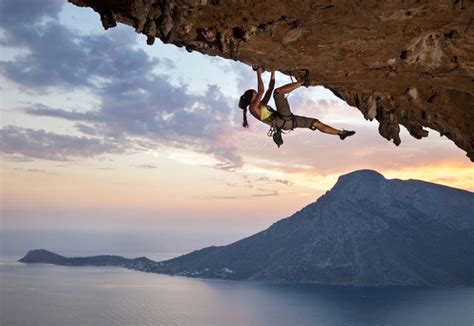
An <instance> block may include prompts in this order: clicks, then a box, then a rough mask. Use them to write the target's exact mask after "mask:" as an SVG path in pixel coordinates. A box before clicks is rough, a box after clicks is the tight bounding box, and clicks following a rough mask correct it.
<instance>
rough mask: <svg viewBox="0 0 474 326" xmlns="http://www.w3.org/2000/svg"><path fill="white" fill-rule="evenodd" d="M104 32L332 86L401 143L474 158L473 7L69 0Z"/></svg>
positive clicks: (342, 0) (343, 1)
mask: <svg viewBox="0 0 474 326" xmlns="http://www.w3.org/2000/svg"><path fill="white" fill-rule="evenodd" d="M69 1H70V2H72V3H74V4H76V5H78V6H88V7H92V8H93V9H94V10H95V11H97V12H98V13H99V14H100V17H101V20H102V24H103V26H104V28H105V29H107V28H110V27H113V26H115V25H116V22H121V23H124V24H127V25H130V26H133V27H134V28H135V30H136V31H137V32H138V33H142V34H145V35H147V43H148V44H153V42H154V39H155V37H158V38H160V39H161V40H162V41H163V42H164V43H172V44H175V45H177V46H179V47H183V46H184V47H186V49H187V50H188V51H198V52H201V53H204V54H209V55H212V56H215V55H217V56H220V57H223V58H228V59H233V60H238V61H241V62H244V63H247V64H259V65H261V66H263V67H265V68H266V69H267V70H279V71H281V72H283V73H285V74H288V75H293V76H295V77H297V78H300V77H302V75H303V74H304V71H303V70H302V69H308V70H309V72H310V74H309V77H310V84H311V85H324V86H325V87H328V88H330V89H331V90H332V91H333V92H334V93H335V94H336V95H337V96H339V97H340V98H342V99H344V100H345V101H346V102H347V103H349V104H350V105H352V106H355V107H357V108H358V109H359V110H360V111H361V112H362V114H363V115H364V117H365V118H366V119H370V120H372V119H376V120H377V121H378V122H379V123H380V126H379V132H380V134H381V135H382V136H383V137H385V138H386V139H388V140H393V142H394V143H395V144H396V145H399V144H400V142H401V139H400V136H399V132H400V126H399V125H403V126H405V127H406V128H407V129H408V131H409V132H410V134H411V135H412V136H413V137H415V138H422V137H426V136H427V135H428V131H427V130H425V129H424V127H429V128H431V129H434V130H437V131H439V132H440V134H441V135H444V136H446V137H448V138H449V139H451V140H452V141H454V142H455V143H456V145H457V146H458V147H460V148H462V149H463V150H465V151H466V152H467V155H468V156H469V158H470V159H471V160H474V123H473V121H474V116H473V112H474V19H473V17H474V3H473V2H472V1H458V0H452V1H447V0H443V1H415V0H412V1H395V0H388V1H362V2H354V1H349V0H336V1H329V0H327V1H306V0H301V1H298V2H297V4H295V2H294V1H256V0H254V1H217V0H209V1H207V0H186V1H184V0H181V1H180V0H173V1H164V0H69Z"/></svg>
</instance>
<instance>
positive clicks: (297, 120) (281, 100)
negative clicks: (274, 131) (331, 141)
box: [273, 92, 318, 130]
mask: <svg viewBox="0 0 474 326" xmlns="http://www.w3.org/2000/svg"><path fill="white" fill-rule="evenodd" d="M273 99H274V100H275V106H276V109H277V111H278V113H280V114H281V115H284V116H291V110H290V104H289V103H288V100H287V99H286V98H285V95H283V94H280V93H278V92H273ZM293 117H294V119H293V120H283V119H282V118H280V117H278V116H277V117H275V119H274V120H273V122H274V123H275V124H276V126H277V127H279V128H281V129H283V130H291V129H294V128H309V129H312V127H313V124H314V122H315V121H318V119H314V118H307V117H302V116H299V115H294V116H293Z"/></svg>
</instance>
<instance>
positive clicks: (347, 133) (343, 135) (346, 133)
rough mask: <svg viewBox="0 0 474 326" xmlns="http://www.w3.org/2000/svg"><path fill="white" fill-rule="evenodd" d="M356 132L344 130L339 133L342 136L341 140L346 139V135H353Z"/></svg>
mask: <svg viewBox="0 0 474 326" xmlns="http://www.w3.org/2000/svg"><path fill="white" fill-rule="evenodd" d="M355 133H356V132H355V131H350V130H343V131H342V132H341V133H340V134H339V138H341V140H344V139H345V138H346V137H349V136H352V135H353V134H355Z"/></svg>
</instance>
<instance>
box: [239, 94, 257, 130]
mask: <svg viewBox="0 0 474 326" xmlns="http://www.w3.org/2000/svg"><path fill="white" fill-rule="evenodd" d="M254 92H255V91H254V90H253V89H248V90H246V91H245V93H244V94H242V96H241V97H240V100H239V108H241V109H242V110H244V117H243V118H244V121H243V123H242V126H244V128H248V127H249V123H248V121H247V107H248V106H249V105H250V101H251V100H252V97H253V93H254Z"/></svg>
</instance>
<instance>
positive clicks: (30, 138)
mask: <svg viewBox="0 0 474 326" xmlns="http://www.w3.org/2000/svg"><path fill="white" fill-rule="evenodd" d="M0 141H1V142H0V152H2V153H5V154H7V155H9V154H15V155H18V154H20V155H22V156H24V157H27V158H36V159H46V160H57V161H67V160H69V159H70V157H93V156H97V155H100V154H104V153H111V152H112V153H123V152H124V151H125V150H124V148H123V147H122V145H120V144H115V143H111V142H105V141H104V139H99V138H86V137H74V136H68V135H59V134H55V133H50V132H46V131H44V130H33V129H29V128H20V127H14V126H7V127H5V128H2V129H0Z"/></svg>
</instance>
